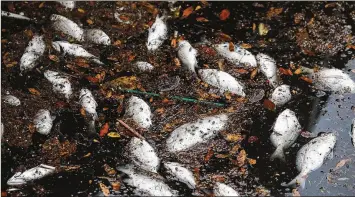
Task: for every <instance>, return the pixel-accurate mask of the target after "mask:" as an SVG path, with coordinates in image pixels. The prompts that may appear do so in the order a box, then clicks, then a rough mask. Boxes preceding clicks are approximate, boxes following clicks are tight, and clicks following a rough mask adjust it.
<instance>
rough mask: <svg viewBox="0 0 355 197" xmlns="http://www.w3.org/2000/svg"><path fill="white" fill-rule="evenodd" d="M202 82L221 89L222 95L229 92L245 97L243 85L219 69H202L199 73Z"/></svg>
mask: <svg viewBox="0 0 355 197" xmlns="http://www.w3.org/2000/svg"><path fill="white" fill-rule="evenodd" d="M198 73H199V75H200V77H201V79H202V81H204V82H206V83H208V84H209V85H211V86H215V87H217V88H219V90H220V94H223V93H224V92H226V91H229V92H231V93H233V94H237V95H239V96H243V97H245V93H244V91H243V89H244V88H243V85H242V84H241V83H239V82H238V81H237V80H236V79H235V78H234V77H232V76H231V75H230V74H228V73H226V72H223V71H219V70H217V69H200V70H199V71H198Z"/></svg>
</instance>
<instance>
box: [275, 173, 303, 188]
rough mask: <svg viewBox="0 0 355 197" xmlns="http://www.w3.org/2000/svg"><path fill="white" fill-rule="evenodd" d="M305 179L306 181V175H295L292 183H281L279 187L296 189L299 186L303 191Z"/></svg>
mask: <svg viewBox="0 0 355 197" xmlns="http://www.w3.org/2000/svg"><path fill="white" fill-rule="evenodd" d="M306 179H307V174H305V173H302V172H301V173H300V174H299V175H297V176H296V177H295V178H294V179H293V180H292V181H290V182H289V183H287V184H285V183H282V184H281V186H283V187H290V186H291V187H294V186H296V187H298V186H300V187H301V188H302V189H304V187H305V185H306Z"/></svg>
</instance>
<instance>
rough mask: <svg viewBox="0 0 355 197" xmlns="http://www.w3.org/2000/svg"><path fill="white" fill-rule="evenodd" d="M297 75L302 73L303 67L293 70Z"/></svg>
mask: <svg viewBox="0 0 355 197" xmlns="http://www.w3.org/2000/svg"><path fill="white" fill-rule="evenodd" d="M293 73H294V74H295V75H299V74H301V73H302V69H301V68H297V70H295V72H293Z"/></svg>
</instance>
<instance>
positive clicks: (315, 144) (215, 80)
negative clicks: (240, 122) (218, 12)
mask: <svg viewBox="0 0 355 197" xmlns="http://www.w3.org/2000/svg"><path fill="white" fill-rule="evenodd" d="M58 2H59V3H60V4H62V5H63V6H64V7H66V8H67V9H70V10H72V9H73V8H75V2H74V1H58ZM2 16H5V17H12V18H16V19H20V20H31V19H30V18H28V17H25V16H23V15H19V14H15V13H9V12H5V11H2ZM117 16H119V13H118V12H116V13H115V17H116V18H118V17H117ZM166 18H167V17H166V16H165V15H163V16H157V17H156V19H155V22H154V23H153V25H152V26H151V27H150V28H149V30H148V39H147V43H146V47H147V49H148V50H149V51H156V50H159V48H160V47H161V45H163V44H164V41H165V40H166V39H167V38H168V36H167V34H168V26H167V23H166ZM117 20H118V19H117ZM50 21H51V22H52V26H53V28H54V29H56V30H58V31H61V32H63V33H65V34H67V35H69V36H71V37H72V38H74V39H75V40H76V41H78V42H84V41H86V42H90V43H94V44H102V45H110V44H111V40H110V38H109V36H108V35H107V34H106V33H105V32H103V31H102V30H100V29H82V28H81V27H80V26H79V25H78V24H76V23H75V22H73V21H71V20H70V19H68V18H66V17H64V16H61V15H56V14H53V15H52V16H51V17H50ZM52 46H53V48H54V49H55V50H56V51H58V52H61V53H63V54H67V55H71V56H76V57H83V58H87V59H88V60H91V61H93V62H95V63H97V64H102V65H103V64H104V63H102V62H101V61H100V59H99V58H98V57H96V56H94V55H92V54H90V53H89V52H88V51H86V50H85V49H84V48H83V46H82V45H79V44H73V43H69V42H67V41H53V42H52ZM213 47H214V48H215V49H216V51H217V53H218V54H219V55H220V56H221V57H223V58H225V59H226V60H227V61H229V62H230V63H232V64H235V65H237V66H240V65H243V66H245V68H256V67H258V68H259V70H260V71H261V73H262V74H263V75H265V77H266V78H267V79H268V80H269V82H270V85H271V86H272V87H273V88H274V91H273V93H272V95H271V97H270V101H272V102H273V103H274V104H275V106H277V107H279V106H282V105H284V104H286V103H287V102H289V101H290V100H291V99H292V96H291V91H290V88H291V87H290V86H289V85H286V84H282V81H281V80H280V78H279V76H278V75H279V73H278V69H277V65H276V61H275V60H274V59H273V58H272V57H270V56H269V55H267V54H262V53H259V54H257V55H256V56H254V55H253V54H252V53H250V52H249V51H247V50H246V49H243V48H241V47H239V46H237V45H235V47H234V50H233V51H231V50H230V49H229V43H221V44H215V45H213ZM45 49H46V45H45V43H44V40H43V35H34V36H33V39H32V40H31V41H30V42H29V44H28V46H27V48H26V49H25V51H24V54H23V55H22V57H21V60H20V70H21V72H23V74H26V71H29V70H31V69H33V68H34V67H35V66H37V65H38V63H39V60H40V58H41V56H43V54H44V52H45ZM197 55H198V52H197V50H196V49H195V48H193V47H192V45H191V44H190V43H189V42H188V41H187V40H180V41H179V42H178V47H177V56H178V58H179V59H180V61H181V63H182V65H183V66H184V67H185V68H186V70H188V71H190V72H191V73H193V74H195V76H196V77H199V78H200V79H201V80H202V81H203V82H205V83H207V84H209V85H211V86H214V87H216V88H218V89H219V92H220V94H223V93H225V92H231V93H233V94H236V95H239V96H242V97H248V95H247V94H246V93H245V86H244V85H243V84H242V83H240V82H239V81H238V80H237V79H236V78H235V77H233V76H231V75H230V74H228V72H225V71H220V70H217V69H200V68H199V67H198V59H197ZM135 66H136V67H137V68H138V69H139V70H140V71H142V72H152V71H153V70H154V66H153V65H151V64H149V63H148V62H143V61H140V62H136V64H135ZM306 70H307V71H309V76H310V78H312V79H313V83H314V87H315V88H316V89H318V90H320V91H327V92H331V93H335V94H348V93H351V94H354V93H355V82H354V81H353V80H352V79H351V78H350V76H349V75H348V74H346V73H344V72H343V71H341V70H339V69H336V68H331V69H326V68H324V69H321V70H320V71H318V72H314V71H313V70H310V69H306ZM44 77H45V78H46V79H47V80H48V81H49V82H50V83H51V84H52V85H53V92H55V93H56V94H57V95H58V96H60V95H62V96H64V97H65V98H66V99H67V100H68V101H69V100H70V99H71V98H72V94H73V90H72V88H71V83H70V80H69V79H68V78H67V77H66V76H65V75H64V74H62V73H59V72H56V71H51V70H47V71H45V72H44ZM78 94H79V103H80V104H81V106H82V108H83V109H84V110H85V112H86V117H87V124H88V127H89V129H88V133H96V132H97V131H96V130H95V121H97V119H98V115H97V112H96V107H97V105H98V104H97V102H96V101H95V98H94V96H93V94H92V93H91V91H90V90H89V89H85V88H83V89H81V90H80V92H79V93H78ZM2 99H3V100H4V103H5V104H8V105H12V106H14V107H16V106H20V105H21V101H20V100H19V99H18V98H16V97H15V96H13V95H10V94H9V95H7V96H4V97H3V98H2ZM126 104H127V110H126V115H127V116H129V117H131V118H132V119H133V120H134V121H135V122H136V124H137V125H138V126H139V127H141V128H144V129H149V127H151V126H152V124H153V123H152V120H151V118H152V113H151V110H150V106H149V105H148V104H147V103H146V102H145V101H144V100H143V99H141V98H139V97H136V96H131V97H130V98H129V99H128V100H127V103H126ZM228 116H229V114H219V115H214V116H209V117H205V118H201V119H198V120H195V121H192V122H190V123H186V124H183V125H181V126H180V127H178V128H176V129H175V130H174V131H173V132H171V134H170V136H169V137H168V139H167V140H166V145H165V148H166V150H167V151H168V152H171V153H178V152H180V151H185V150H189V149H191V148H192V147H194V146H196V145H197V144H201V143H204V142H207V141H208V140H211V139H212V138H214V137H215V136H216V135H218V133H219V132H220V131H221V130H223V129H224V128H225V126H226V124H227V122H228ZM54 119H55V116H52V115H51V112H50V111H49V110H46V109H41V110H39V111H38V112H37V114H36V115H35V117H34V119H33V123H34V126H35V128H36V131H37V132H38V133H40V134H42V135H48V134H49V133H50V132H51V129H52V125H53V121H54ZM3 127H4V126H3V123H1V136H2V134H3V132H4V129H3ZM301 128H302V127H301V125H300V123H299V122H298V119H297V116H296V113H295V112H293V111H291V110H289V109H285V110H284V111H282V112H281V113H280V114H279V115H278V117H277V119H276V120H275V123H274V125H273V127H272V130H273V132H272V134H271V136H270V140H271V143H272V144H273V145H274V146H275V148H276V149H275V152H274V153H273V154H272V156H271V158H270V159H281V160H283V161H286V157H285V154H284V151H285V150H286V149H287V148H289V147H290V146H291V145H292V144H293V143H294V142H295V141H296V139H297V137H298V136H299V134H300V132H301ZM351 132H352V142H353V144H354V146H355V143H354V141H355V119H354V120H353V125H352V129H351ZM335 144H336V135H335V134H334V133H324V134H322V135H320V136H318V137H316V138H314V139H312V140H311V141H310V142H308V143H307V144H306V145H304V146H303V147H302V148H301V149H300V150H299V151H298V153H297V158H296V166H297V170H298V171H299V175H298V176H297V177H295V178H294V179H293V180H291V181H290V182H289V183H287V184H286V183H283V184H282V185H283V186H285V187H294V186H298V185H300V186H301V187H302V188H303V187H304V186H305V180H306V177H307V175H308V174H309V173H310V172H312V171H315V170H317V169H318V168H320V167H321V166H322V164H323V162H324V161H325V159H326V158H331V155H332V150H333V148H334V146H335ZM128 152H129V157H130V161H131V164H128V165H126V166H121V167H118V170H119V171H121V172H123V173H125V174H127V175H128V178H126V179H124V180H123V182H124V183H126V184H127V185H130V186H131V187H133V188H135V190H134V193H135V194H136V195H150V196H174V195H178V192H177V191H174V190H172V189H171V188H170V187H169V186H168V185H167V184H166V183H164V178H162V177H160V178H159V176H158V170H159V168H160V167H161V166H163V167H164V168H165V169H166V171H167V173H168V174H169V176H170V179H172V180H177V181H180V182H182V183H184V184H186V185H187V186H188V187H189V188H191V189H195V188H196V182H195V178H194V175H193V173H192V172H191V171H190V169H188V168H187V167H185V166H184V164H180V163H176V162H173V161H161V160H160V159H159V155H158V154H157V152H156V151H155V148H154V147H153V146H151V145H150V144H149V143H148V142H147V141H146V140H144V139H140V138H137V137H132V139H131V141H130V142H129V143H128ZM161 163H162V164H163V165H161ZM54 172H55V168H54V167H52V166H48V165H44V164H41V165H40V166H37V167H34V168H31V169H29V170H26V171H25V172H23V173H21V172H16V173H15V174H14V175H13V176H12V177H11V178H10V179H9V180H8V182H7V184H8V185H10V186H19V185H25V184H27V183H29V182H30V181H34V180H37V179H41V178H43V177H45V176H48V175H50V174H53V173H54ZM149 173H155V174H156V175H157V177H152V176H150V175H149ZM213 191H214V194H215V196H239V193H238V192H237V191H236V189H233V188H232V187H231V186H228V185H226V184H223V183H220V182H216V183H215V186H214V188H213Z"/></svg>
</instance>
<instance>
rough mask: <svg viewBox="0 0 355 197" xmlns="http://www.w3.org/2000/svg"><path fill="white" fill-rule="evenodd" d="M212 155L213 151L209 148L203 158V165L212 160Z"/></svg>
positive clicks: (211, 147)
mask: <svg viewBox="0 0 355 197" xmlns="http://www.w3.org/2000/svg"><path fill="white" fill-rule="evenodd" d="M213 153H214V151H213V146H210V147H209V148H208V151H207V154H206V156H205V158H204V161H205V163H207V162H208V161H209V160H210V159H211V158H212V156H213Z"/></svg>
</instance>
